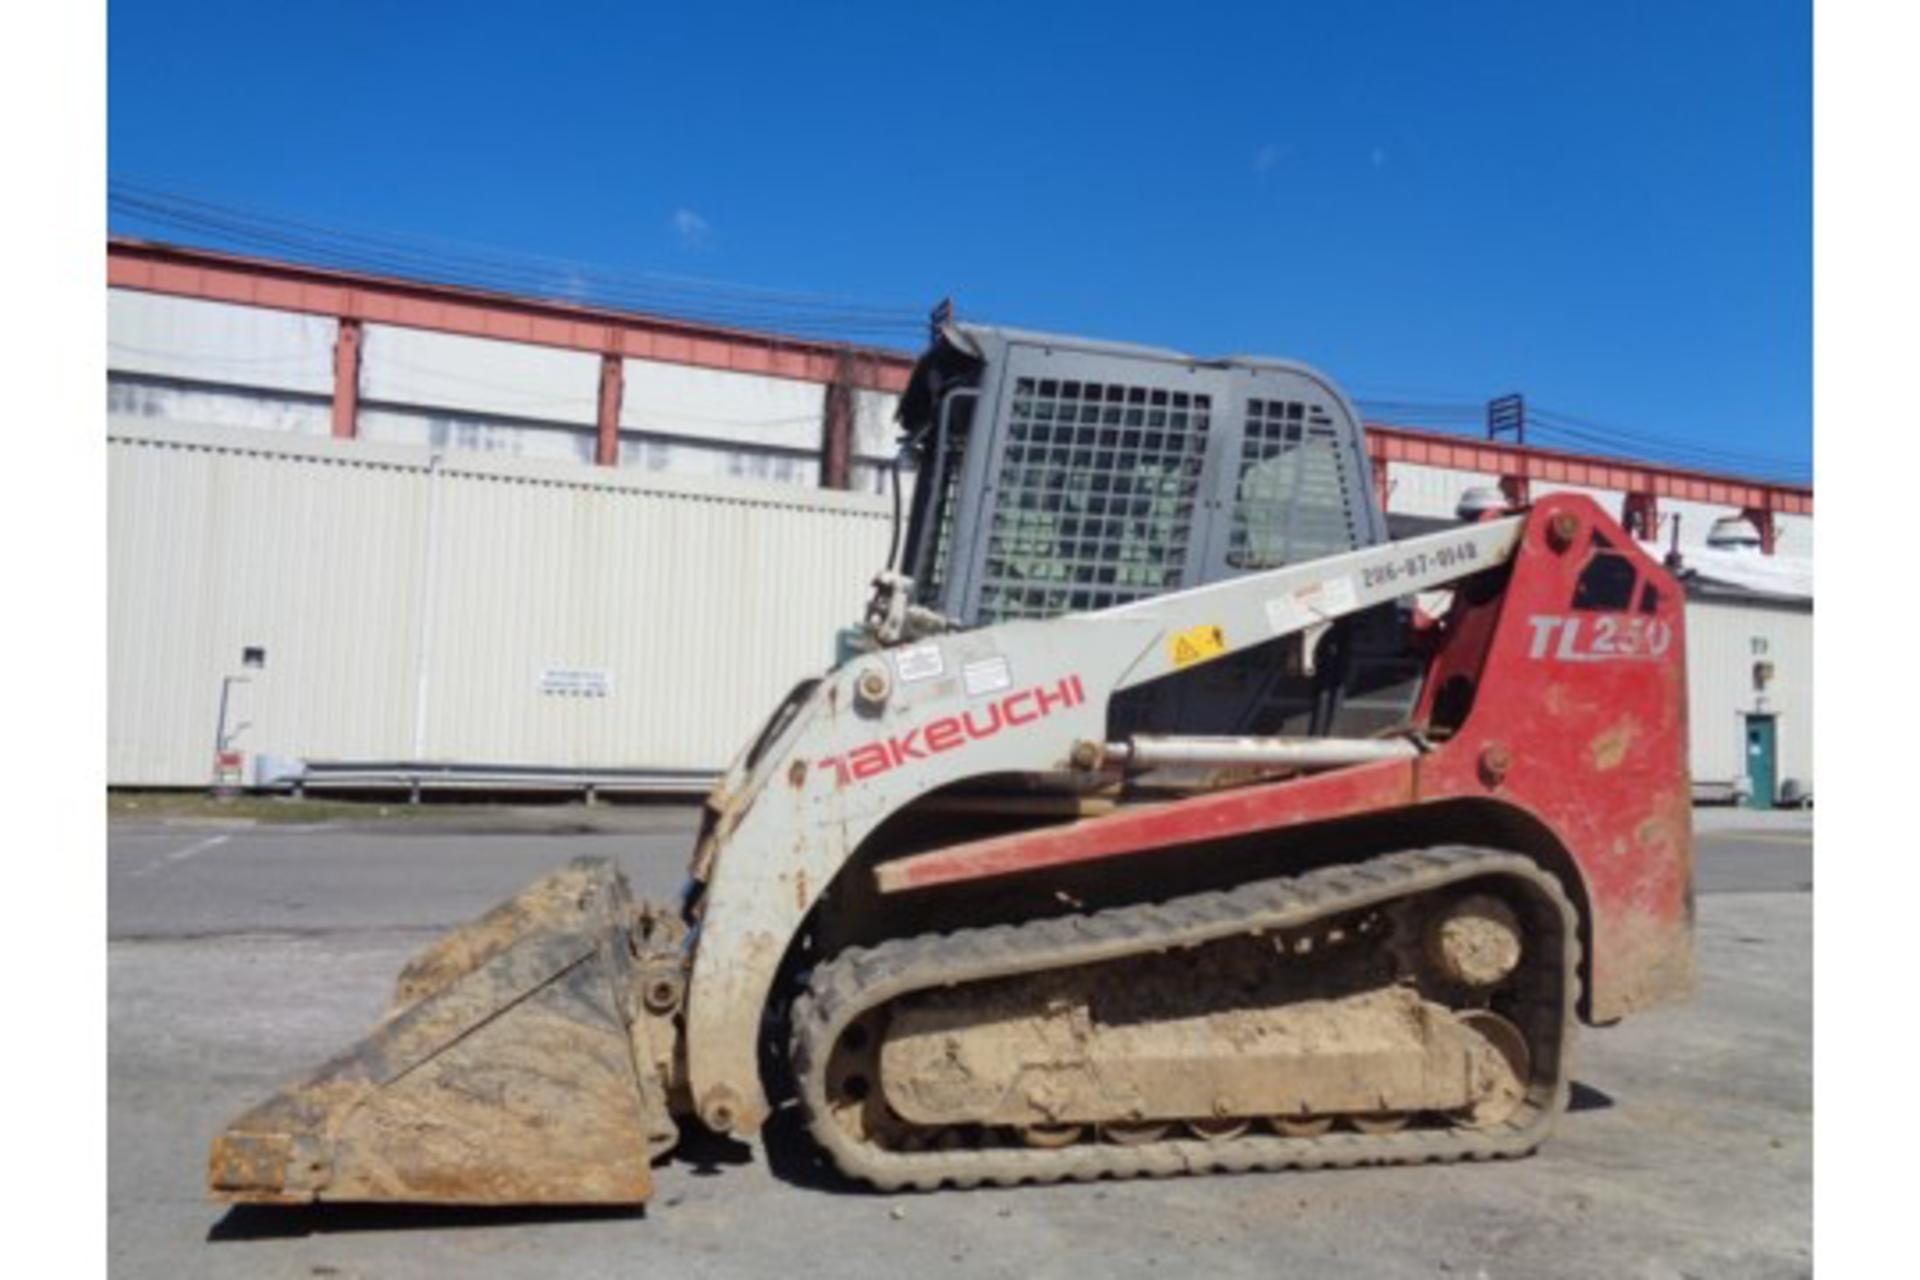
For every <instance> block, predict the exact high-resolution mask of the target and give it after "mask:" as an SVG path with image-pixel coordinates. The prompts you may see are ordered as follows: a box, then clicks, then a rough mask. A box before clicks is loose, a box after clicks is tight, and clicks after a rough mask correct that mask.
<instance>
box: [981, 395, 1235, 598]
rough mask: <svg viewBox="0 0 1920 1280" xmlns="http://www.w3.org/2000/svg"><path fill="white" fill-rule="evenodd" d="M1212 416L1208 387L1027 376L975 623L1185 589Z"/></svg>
mask: <svg viewBox="0 0 1920 1280" xmlns="http://www.w3.org/2000/svg"><path fill="white" fill-rule="evenodd" d="M1212 413H1213V406H1212V402H1211V400H1210V398H1209V397H1208V396H1205V395H1196V394H1190V393H1188V392H1185V391H1168V390H1163V389H1161V388H1157V387H1146V386H1134V385H1128V384H1122V383H1108V382H1090V381H1077V380H1073V379H1054V378H1020V379H1018V380H1017V382H1016V383H1015V386H1014V391H1013V403H1012V406H1011V411H1010V413H1009V416H1008V419H1007V445H1006V453H1005V457H1004V460H1003V463H1002V465H1001V468H1000V474H999V481H998V494H997V496H996V498H995V501H994V507H993V512H992V517H991V520H992V524H991V534H990V538H989V541H988V547H987V559H986V568H985V575H984V582H983V586H982V590H981V593H980V604H979V608H978V610H977V615H978V620H979V621H981V622H997V621H1001V620H1004V619H1009V618H1045V617H1051V616H1053V615H1055V614H1059V613H1067V612H1072V611H1077V610H1084V609H1104V608H1108V607H1110V606H1112V605H1117V604H1125V603H1127V602H1128V601H1130V600H1138V599H1141V598H1143V597H1145V596H1152V595H1158V594H1160V593H1161V592H1163V591H1172V590H1176V589H1177V588H1179V587H1180V585H1181V579H1182V574H1183V572H1184V569H1185V565H1186V559H1187V544H1188V540H1189V538H1190V537H1191V534H1192V529H1193V507H1194V500H1195V494H1196V491H1197V489H1198V486H1199V482H1200V464H1201V461H1202V460H1203V459H1204V458H1205V457H1206V449H1207V430H1208V428H1209V426H1210V425H1211V419H1212Z"/></svg>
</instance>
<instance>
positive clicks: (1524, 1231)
mask: <svg viewBox="0 0 1920 1280" xmlns="http://www.w3.org/2000/svg"><path fill="white" fill-rule="evenodd" d="M1698 826H1699V829H1700V837H1699V841H1698V876H1697V885H1698V888H1699V894H1700V897H1699V915H1698V920H1699V937H1698V941H1699V961H1700V971H1701V980H1700V986H1699V990H1698V992H1697V994H1696V997H1695V999H1694V1000H1693V1001H1692V1002H1691V1003H1689V1004H1688V1005H1686V1006H1683V1007H1680V1008H1675V1009H1668V1010H1661V1011H1658V1012H1655V1013H1651V1014H1647V1015H1644V1016H1641V1017H1638V1018H1632V1019H1629V1020H1627V1021H1626V1022H1624V1023H1622V1024H1620V1025H1619V1026H1617V1027H1614V1028H1609V1029H1605V1030H1600V1031H1594V1030H1585V1031H1583V1033H1582V1035H1581V1038H1580V1041H1579V1045H1578V1049H1577V1054H1576V1070H1575V1078H1576V1080H1577V1082H1578V1083H1577V1086H1576V1091H1575V1098H1574V1105H1573V1109H1572V1111H1571V1112H1570V1113H1569V1114H1568V1115H1567V1116H1566V1117H1565V1118H1564V1119H1563V1121H1562V1123H1561V1126H1560V1128H1559V1131H1558V1132H1557V1133H1556V1134H1555V1136H1554V1137H1553V1138H1552V1139H1550V1140H1549V1142H1548V1144H1547V1145H1546V1146H1545V1147H1544V1148H1543V1149H1542V1151H1541V1152H1540V1153H1539V1154H1538V1155H1536V1156H1535V1157H1533V1158H1531V1159H1528V1160H1525V1161H1520V1162H1515V1163H1504V1164H1495V1165H1475V1166H1454V1167H1448V1168H1439V1169H1370V1170H1352V1171H1341V1172H1331V1173H1316V1174H1267V1175H1249V1176H1245V1177H1214V1178H1205V1179H1180V1180H1172V1181H1161V1182H1134V1183H1115V1184H1101V1185H1095V1186H1075V1187H1051V1188H1024V1189H1020V1190H1013V1191H978V1192H971V1193H942V1194H938V1195H933V1196H882V1195H877V1194H872V1193H868V1192H865V1191H862V1190H859V1189H857V1188H850V1187H847V1186H845V1185H843V1184H837V1183H835V1182H834V1181H833V1180H832V1179H831V1178H829V1177H825V1176H823V1175H821V1174H820V1173H819V1172H817V1171H816V1170H815V1169H813V1167H812V1166H811V1163H810V1161H809V1159H808V1152H807V1150H806V1148H805V1146H804V1144H803V1143H802V1142H800V1141H798V1140H797V1139H794V1138H792V1137H790V1136H786V1135H777V1136H776V1138H775V1140H773V1141H771V1142H770V1143H769V1144H768V1145H767V1146H766V1147H764V1148H762V1147H755V1148H747V1147H742V1146H738V1145H736V1144H730V1143H722V1142H715V1141H711V1140H708V1141H704V1142H700V1143H695V1144H690V1145H689V1147H688V1148H686V1149H685V1150H684V1151H683V1153H682V1155H681V1156H680V1157H677V1158H676V1159H675V1160H674V1161H673V1162H671V1163H669V1164H668V1165H665V1166H663V1167H661V1168H660V1169H658V1170H656V1174H657V1191H656V1198H655V1200H654V1202H653V1204H652V1205H651V1206H650V1207H649V1209H648V1210H647V1211H646V1212H645V1213H644V1214H631V1215H626V1214H622V1215H612V1216H607V1215H578V1214H571V1215H569V1214H537V1213H536V1214H527V1213H518V1214H506V1215H502V1214H462V1213H444V1212H443V1213H432V1212H420V1211H410V1210H399V1211H388V1212H376V1211H372V1210H357V1209H334V1208H327V1209H320V1210H312V1209H308V1210H289V1211H280V1210H234V1211H229V1210H226V1209H223V1208H222V1207H220V1206H218V1205H214V1204H211V1203H209V1202H208V1201H207V1200H206V1198H205V1193H204V1189H203V1180H204V1177H205V1167H204V1161H205V1153H206V1144H207V1141H208V1139H209V1138H210V1137H211V1136H212V1135H213V1134H214V1133H215V1132H216V1131H217V1130H218V1129H219V1128H220V1127H221V1126H222V1125H223V1124H224V1122H225V1121H227V1120H228V1119H230V1118H231V1117H232V1116H233V1115H234V1114H236V1113H237V1112H239V1111H241V1110H243V1109H244V1108H246V1107H247V1106H250V1105H252V1104H253V1103H254V1102H257V1101H259V1100H260V1099H261V1098H262V1097H264V1096H265V1095H266V1094H267V1093H269V1092H270V1091H271V1090H272V1089H273V1088H275V1087H276V1086H278V1085H280V1084H282V1083H284V1082H286V1081H288V1080H291V1079H294V1078H296V1077H300V1076H303V1075H305V1074H307V1073H308V1072H309V1071H310V1070H311V1069H312V1068H313V1067H314V1066H315V1065H317V1064H318V1063H319V1062H320V1061H322V1060H323V1059H324V1058H326V1057H328V1056H329V1055H331V1054H332V1053H333V1052H335V1051H337V1050H338V1049H341V1048H343V1047H345V1046H346V1045H348V1044H349V1043H351V1042H352V1041H354V1040H355V1039H357V1038H358V1037H359V1036H360V1035H362V1034H364V1032H365V1031H366V1030H367V1029H368V1028H370V1027H371V1026H372V1025H373V1023H374V1022H375V1021H376V1020H377V1018H378V1017H379V1015H380V1013H381V1012H382V1010H383V1007H384V1002H385V1000H386V997H387V995H388V992H389V991H390V989H391V982H392V979H393V976H394V974H395V973H396V972H398V970H399V968H400V966H401V964H402V963H403V962H404V961H405V959H406V958H407V956H408V955H410V954H411V953H412V952H414V951H415V950H417V949H418V948H419V947H420V946H422V945H424V944H425V943H426V942H427V941H429V940H430V939H431V938H432V937H433V936H434V935H435V934H437V933H438V932H440V931H441V930H442V929H444V928H446V927H447V926H450V925H453V924H456V923H459V922H461V921H463V920H465V919H469V918H471V917H473V916H475V915H477V914H479V913H480V912H482V911H484V910H485V909H486V908H488V907H490V906H492V905H493V904H494V903H496V902H498V901H499V900H500V899H501V898H503V897H505V896H507V895H508V894H510V893H511V892H513V891H514V890H516V889H518V888H519V887H521V886H522V885H524V884H525V883H526V882H527V881H528V880H530V879H532V878H533V877H534V876H536V875H538V874H540V873H542V872H544V871H546V870H548V869H550V868H552V867H554V866H556V865H558V864H560V863H563V862H565V861H567V860H568V859H570V858H573V857H577V856H580V855H583V854H602V855H608V856H612V857H614V858H616V859H617V860H618V861H619V862H620V864H621V865H622V866H623V868H624V869H625V870H626V871H627V873H628V875H629V877H630V879H631V880H632V881H633V883H634V888H635V891H636V893H638V894H639V895H640V896H643V897H648V898H653V899H656V900H668V899H671V898H672V897H673V895H674V894H675V893H676V892H677V890H678V887H679V884H680V881H681V876H682V872H683V868H684V863H685V858H686V853H687V850H688V848H689V846H690V843H691V835H692V827H693V817H692V813H691V811H688V810H673V809H648V810H640V811H634V810H599V811H586V810H567V811H544V812H535V813H531V814H529V813H520V812H515V813H501V812H474V813H460V814H454V815H450V816H448V817H444V818H433V819H428V820H424V821H407V822H397V823H392V824H387V825H381V824H371V825H367V824H359V823H355V824H352V825H348V826H328V827H321V828H317V829H315V828H299V827H281V826H251V827H248V826H222V825H210V824H207V823H204V822H203V823H195V824H163V823H152V822H141V821H117V822H115V823H114V824H113V825H112V827H111V828H110V832H109V841H108V858H109V876H108V884H109V902H108V932H109V944H108V972H109V1088H108V1132H109V1158H110V1166H109V1187H108V1198H109V1221H110V1227H109V1248H110V1256H111V1258H112V1268H113V1273H114V1274H115V1275H121V1276H168V1277H172V1276H181V1275H193V1276H206V1277H224V1276H285V1277H359V1276H368V1277H371V1276H380V1277H389V1276H391V1277H414V1276H422V1277H424V1276H433V1275H442V1274H446V1273H448V1272H457V1273H460V1274H463V1275H476V1276H552V1275H568V1276H600V1275H608V1276H611V1275H648V1274H651V1275H676V1276H677V1275H716V1276H750V1275H761V1274H773V1273H779V1274H783V1275H793V1274H814V1273H822V1272H829V1271H830V1272H833V1273H837V1274H841V1275H849V1276H859V1275H888V1276H892V1275H898V1274H900V1273H902V1272H906V1271H914V1272H917V1273H922V1274H925V1275H944V1274H955V1275H958V1274H976V1273H985V1274H1006V1275H1021V1276H1026V1275H1069V1274H1082V1273H1087V1272H1095V1273H1099V1274H1105V1275H1120V1276H1137V1275H1149V1274H1157V1273H1162V1272H1173V1271H1179V1272H1185V1271H1189V1270H1199V1269H1203V1268H1204V1269H1205V1270H1206V1271H1208V1272H1212V1273H1217V1274H1222V1275H1249V1276H1251V1275H1261V1276H1268V1275H1272V1274H1275V1273H1277V1272H1283V1271H1289V1270H1290V1271H1292V1272H1294V1273H1296V1274H1307V1275H1318V1274H1327V1273H1338V1274H1342V1275H1354V1276H1367V1277H1400V1276H1447V1275H1458V1276H1465V1277H1479V1276H1486V1277H1488V1278H1489V1280H1492V1278H1493V1277H1501V1276H1541V1275H1553V1276H1573V1277H1616V1276H1633V1277H1654V1278H1660V1280H1665V1278H1668V1277H1682V1276H1699V1277H1707V1276H1743V1277H1744V1276H1796V1275H1805V1274H1809V1273H1810V1272H1811V1267H1812V1263H1811V1255H1810V1250H1811V1242H1812V1241H1811V1237H1812V1105H1813V1098H1812V898H1811V888H1812V879H1813V874H1812V836H1811V820H1810V817H1809V816H1807V815H1760V814H1754V815H1749V814H1743V813H1741V812H1740V811H1729V810H1722V811H1702V813H1701V815H1700V820H1699V824H1698ZM770 1164H771V1167H770Z"/></svg>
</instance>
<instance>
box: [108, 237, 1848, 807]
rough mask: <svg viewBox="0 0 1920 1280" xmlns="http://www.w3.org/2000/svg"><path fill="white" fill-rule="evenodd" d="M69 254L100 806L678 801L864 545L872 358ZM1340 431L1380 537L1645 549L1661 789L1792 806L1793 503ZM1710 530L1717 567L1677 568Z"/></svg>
mask: <svg viewBox="0 0 1920 1280" xmlns="http://www.w3.org/2000/svg"><path fill="white" fill-rule="evenodd" d="M107 265H108V284H109V290H108V331H109V343H108V352H107V357H108V360H107V407H108V415H107V418H108V429H107V437H108V483H109V488H110V493H109V505H108V510H109V516H108V519H109V543H108V545H109V553H108V555H109V562H108V586H109V608H108V619H109V669H108V682H109V683H108V715H109V729H108V781H109V784H110V785H114V786H203V785H205V784H206V783H208V782H209V781H210V780H211V779H212V778H213V775H214V771H215V768H216V764H217V759H216V757H217V756H218V755H220V754H221V752H222V749H224V750H225V751H226V753H227V754H228V757H229V760H228V763H229V764H231V763H232V758H233V757H235V756H237V757H238V758H239V759H240V761H241V763H242V767H243V768H244V769H246V770H247V772H248V775H249V776H258V775H259V774H260V773H261V772H262V771H268V772H271V771H273V770H276V769H283V768H290V767H292V768H297V767H300V766H301V765H304V766H305V767H306V768H308V769H309V770H310V771H312V772H311V776H313V777H315V778H316V779H318V778H320V777H321V776H323V775H324V776H326V777H330V778H332V779H334V780H336V781H353V780H359V781H363V782H367V781H371V782H383V783H399V784H401V785H411V784H415V783H419V782H422V781H424V782H426V783H429V784H432V785H448V784H462V783H463V784H467V785H500V784H501V783H502V782H504V781H519V782H523V783H524V782H527V781H529V780H533V781H541V780H545V781H551V782H553V783H555V784H565V785H573V786H580V785H594V786H598V787H602V788H656V789H658V788H665V789H690V788H693V787H696V786H698V785H699V784H700V783H701V782H702V781H703V779H704V778H705V777H706V776H707V775H709V774H711V773H712V772H713V771H715V770H717V769H719V768H720V767H721V766H722V765H724V763H725V762H726V759H727V757H728V756H729V755H730V754H731V752H732V751H733V750H734V749H735V748H736V747H737V746H738V745H739V743H740V742H741V741H742V740H743V739H744V738H745V737H746V736H747V735H748V734H749V733H751V732H752V730H753V728H754V727H755V725H756V723H757V721H758V719H759V717H761V716H762V715H763V714H765V712H766V711H767V709H768V708H769V707H770V706H772V705H773V704H774V703H775V702H776V701H777V700H778V699H779V697H780V696H781V695H782V694H784V693H785V692H786V690H787V688H788V687H789V686H790V685H791V684H792V683H793V682H794V681H795V680H797V679H799V678H801V677H802V676H805V675H807V674H810V673H813V672H816V671H818V670H819V669H820V668H822V667H823V666H825V665H826V664H827V663H829V662H830V661H831V659H832V656H833V641H834V635H835V632H836V631H837V630H838V629H839V628H840V627H842V626H844V625H847V624H848V623H850V622H852V621H854V620H855V619H856V618H857V616H858V613H859V610H860V607H861V604H862V602H863V600H864V597H865V592H866V583H867V580H868V578H869V577H870V576H871V574H872V573H873V572H874V571H875V570H876V569H877V568H879V567H880V565H881V564H882V562H883V561H884V559H885V557H886V553H887V543H888V537H889V530H890V516H891V501H890V498H889V497H888V496H887V484H886V466H887V463H888V461H889V460H890V458H891V456H892V452H893V443H892V442H893V423H892V418H893V410H894V405H895V403H896V398H897V396H898V394H899V392H900V391H901V389H902V388H903V387H904V385H905V381H906V375H907V372H908V369H909V367H910V363H911V357H909V356H907V355H905V354H902V353H899V352H891V351H882V350H874V349H859V348H849V347H844V346H840V345H835V344H826V343H817V342H808V341H800V340H794V339H790V338H783V337H777V336H773V335H768V334H759V333H746V332H739V331H732V330H724V329H717V328H712V327H707V326H700V325H695V324H690V323H685V322H679V321H672V320H665V319H660V318H657V317H651V316H643V315H636V314H631V313H624V312H613V311H605V310H596V309H593V308H588V307H578V306H571V305H566V304H560V303H553V302H546V301H538V300H533V299H528V298H520V297H509V296H504V295H499V294H491V293H482V292H478V291H473V290H466V289H460V288H454V287H449V286H444V285H432V284H423V283H418V282H413V281H404V280H394V279H385V278H379V277H373V276H367V275H361V274H355V273H346V272H337V271H328V270H323V269H319V268H312V267H306V266H298V265H293V264H288V263H280V262H269V261H262V260H258V259H251V258H239V257H233V256H229V255H223V254H215V253H209V252H204V251H200V250H188V249H180V248H175V247H169V246H162V245H155V244H149V243H144V242H136V241H127V240H118V239H116V240H114V241H111V242H110V243H109V245H108V247H107ZM1368 443H1369V449H1370V451H1371V454H1372V457H1373V465H1374V475H1373V480H1374V483H1375V485H1376V487H1377V489H1378V490H1379V493H1380V495H1381V497H1382V500H1383V504H1384V506H1385V508H1386V510H1387V512H1388V514H1389V519H1390V521H1393V522H1395V523H1397V524H1401V525H1404V526H1407V527H1413V526H1417V525H1418V524H1420V523H1422V522H1431V521H1433V520H1439V519H1450V518H1452V516H1453V513H1454V510H1455V508H1456V506H1457V505H1458V503H1459V501H1460V499H1461V497H1462V495H1463V494H1464V493H1465V492H1466V491H1468V490H1469V489H1472V488H1476V487H1489V486H1498V487H1500V488H1501V489H1503V490H1504V491H1505V492H1506V493H1507V495H1508V496H1509V497H1510V498H1512V499H1514V500H1518V501H1525V500H1527V499H1528V498H1529V497H1532V496H1539V495H1543V494H1545V493H1549V492H1555V491H1563V490H1578V491H1581V492H1585V493H1588V494H1591V495H1592V496H1594V497H1595V498H1596V499H1597V500H1599V501H1600V502H1601V503H1603V504H1604V505H1606V506H1608V507H1609V508H1610V509H1611V510H1614V511H1615V512H1617V513H1619V514H1620V515H1621V517H1622V519H1623V522H1624V523H1626V525H1627V526H1628V528H1629V529H1630V530H1632V531H1633V532H1634V533H1635V534H1636V536H1639V537H1641V538H1643V539H1646V540H1647V541H1649V542H1655V543H1657V544H1658V547H1659V551H1660V552H1661V554H1667V553H1668V552H1669V551H1673V552H1674V553H1676V554H1677V556H1678V559H1679V565H1680V568H1681V572H1682V576H1683V578H1684V580H1685V581H1686V583H1687V587H1688V599H1689V611H1688V656H1689V660H1690V676H1691V682H1692V703H1691V708H1690V711H1691V720H1692V726H1693V763H1694V773H1695V781H1696V787H1697V788H1699V789H1700V790H1701V791H1702V792H1704V793H1708V794H1717V795H1725V796H1732V795H1735V794H1758V795H1759V796H1760V798H1761V799H1765V798H1767V797H1768V796H1769V795H1773V794H1778V793H1779V792H1781V791H1783V790H1789V791H1792V792H1793V793H1795V794H1798V793H1800V792H1810V791H1811V787H1812V781H1813V753H1812V734H1811V723H1812V642H1813V641H1812V637H1813V619H1812V609H1813V604H1812V554H1813V521H1812V513H1813V494H1812V491H1811V490H1810V489H1807V488H1803V487H1798V486H1793V485H1781V484H1773V483H1764V482H1759V481H1753V480H1746V479H1741V478H1737V477H1728V476H1718V475H1709V474H1703V473H1699V472H1694V471H1687V470H1681V469H1676V468H1671V467H1666V466H1661V465H1657V464H1652V463H1636V462H1629V461H1622V460H1618V459H1611V458H1597V457H1587V456H1581V455H1574V454H1568V453H1563V452H1558V451H1553V450H1543V449H1537V448H1529V447H1524V446H1520V445H1513V444H1505V443H1499V444H1496V443H1492V442H1483V441H1475V440H1470V439H1463V438H1459V437H1453V436H1446V435H1441V434H1436V433H1430V432H1421V431H1415V430H1410V429H1406V428H1401V427H1395V426H1392V425H1389V424H1379V423H1369V424H1368ZM1729 517H1739V518H1740V520H1741V522H1742V523H1740V524H1739V526H1738V527H1740V528H1745V529H1749V530H1750V531H1751V539H1750V540H1751V541H1752V543H1753V544H1754V545H1751V546H1743V547H1734V548H1729V547H1727V546H1724V545H1710V543H1709V535H1710V534H1711V533H1712V531H1713V530H1714V529H1715V527H1716V525H1719V526H1720V527H1721V529H1722V531H1723V533H1724V530H1725V529H1726V527H1727V524H1726V523H1723V522H1727V521H1728V518H1729ZM1676 534H1677V536H1676ZM1714 541H1715V542H1716V543H1719V542H1724V541H1725V538H1724V537H1722V538H1718V539H1715V540H1714ZM1789 783H1791V786H1789Z"/></svg>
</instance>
